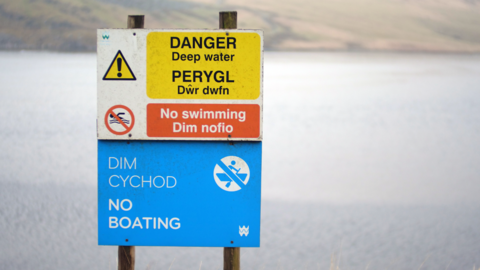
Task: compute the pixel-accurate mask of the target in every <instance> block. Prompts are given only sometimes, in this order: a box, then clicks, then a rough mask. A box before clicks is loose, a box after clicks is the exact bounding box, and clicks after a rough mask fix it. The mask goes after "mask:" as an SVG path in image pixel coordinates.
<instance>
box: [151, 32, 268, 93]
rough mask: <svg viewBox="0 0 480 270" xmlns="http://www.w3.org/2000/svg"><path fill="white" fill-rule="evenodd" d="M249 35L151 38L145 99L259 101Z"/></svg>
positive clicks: (256, 57) (257, 50)
mask: <svg viewBox="0 0 480 270" xmlns="http://www.w3.org/2000/svg"><path fill="white" fill-rule="evenodd" d="M260 39H261V38H260V35H259V34H257V33H254V32H223V31H222V32H152V33H149V34H148V36H147V96H148V97H150V98H152V99H244V100H245V99H250V100H254V99H257V98H258V97H259V96H260V86H261V74H260V73H261V40H260Z"/></svg>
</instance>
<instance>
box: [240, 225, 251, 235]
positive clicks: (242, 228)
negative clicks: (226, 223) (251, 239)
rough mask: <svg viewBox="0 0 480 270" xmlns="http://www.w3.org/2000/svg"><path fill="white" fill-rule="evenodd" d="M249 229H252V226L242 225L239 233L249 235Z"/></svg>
mask: <svg viewBox="0 0 480 270" xmlns="http://www.w3.org/2000/svg"><path fill="white" fill-rule="evenodd" d="M249 229H250V226H248V227H246V228H245V226H243V227H240V226H238V233H239V234H240V236H244V235H245V236H248V233H249Z"/></svg>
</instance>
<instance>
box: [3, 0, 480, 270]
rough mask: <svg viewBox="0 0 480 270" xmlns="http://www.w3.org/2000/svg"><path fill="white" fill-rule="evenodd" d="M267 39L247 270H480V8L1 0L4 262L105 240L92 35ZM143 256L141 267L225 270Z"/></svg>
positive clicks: (458, 0)
mask: <svg viewBox="0 0 480 270" xmlns="http://www.w3.org/2000/svg"><path fill="white" fill-rule="evenodd" d="M225 10H236V11H238V27H239V28H254V29H263V30H264V33H265V50H266V52H265V57H264V141H263V174H262V177H263V178H262V181H263V183H262V198H263V199H262V237H261V247H260V248H255V249H254V248H242V251H241V252H242V269H285V270H286V269H329V270H333V269H474V270H476V269H480V27H479V26H480V1H477V0H417V1H409V0H317V1H312V0H298V1H291V0H290V1H289V0H277V1H271V0H256V1H251V0H246V1H242V2H241V3H240V2H238V1H227V0H215V1H209V0H195V1H162V0H143V1H141V0H118V1H115V0H78V1H73V0H18V1H7V0H0V49H1V50H2V51H0V83H1V84H0V85H1V86H0V123H1V127H0V265H1V267H0V268H2V269H116V263H117V262H116V256H117V248H116V247H110V246H98V245H97V191H96V185H97V183H96V181H97V176H96V173H97V168H96V166H97V159H96V154H97V149H96V148H97V146H96V132H95V129H96V126H95V125H96V124H95V123H96V76H97V71H96V54H95V50H96V40H95V37H96V29H97V28H125V27H126V21H127V15H133V14H145V15H146V21H145V27H146V28H207V29H214V28H217V27H218V12H219V11H225ZM222 258H223V251H222V249H221V248H179V247H138V248H137V261H136V267H137V269H171V270H174V269H222V265H223V261H222Z"/></svg>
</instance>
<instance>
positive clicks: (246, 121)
mask: <svg viewBox="0 0 480 270" xmlns="http://www.w3.org/2000/svg"><path fill="white" fill-rule="evenodd" d="M147 135H148V136H149V137H164V138H224V139H236V138H251V139H256V138H258V137H259V136H260V106H258V105H257V104H161V103H154V104H148V105H147Z"/></svg>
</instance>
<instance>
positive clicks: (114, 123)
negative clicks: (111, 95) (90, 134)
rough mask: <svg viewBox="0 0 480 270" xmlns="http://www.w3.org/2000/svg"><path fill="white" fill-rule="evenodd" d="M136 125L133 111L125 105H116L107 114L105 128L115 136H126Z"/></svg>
mask: <svg viewBox="0 0 480 270" xmlns="http://www.w3.org/2000/svg"><path fill="white" fill-rule="evenodd" d="M134 124H135V116H134V115H133V112H132V110H130V109H129V108H128V107H127V106H124V105H115V106H113V107H111V108H110V109H108V110H107V113H106V114H105V126H106V127H107V129H108V130H109V131H110V132H112V133H113V134H115V135H125V134H127V133H128V132H130V131H131V130H132V128H133V125H134Z"/></svg>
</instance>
